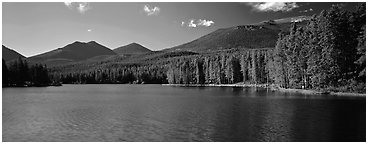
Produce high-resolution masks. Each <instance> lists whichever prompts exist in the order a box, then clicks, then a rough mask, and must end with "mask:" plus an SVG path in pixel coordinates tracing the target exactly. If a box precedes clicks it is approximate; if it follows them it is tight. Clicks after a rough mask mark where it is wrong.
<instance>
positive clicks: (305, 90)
mask: <svg viewBox="0 0 368 144" xmlns="http://www.w3.org/2000/svg"><path fill="white" fill-rule="evenodd" d="M162 85H164V86H180V87H261V88H270V89H271V90H274V91H280V92H288V93H302V94H308V95H335V96H354V97H365V94H362V93H350V92H332V91H319V90H311V89H286V88H280V87H277V86H275V85H267V84H243V83H236V84H162Z"/></svg>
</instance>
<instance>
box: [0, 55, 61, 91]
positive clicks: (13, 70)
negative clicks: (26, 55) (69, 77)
mask: <svg viewBox="0 0 368 144" xmlns="http://www.w3.org/2000/svg"><path fill="white" fill-rule="evenodd" d="M2 72H3V80H2V86H3V87H42V86H51V85H54V86H56V85H60V84H59V83H53V82H52V81H51V79H50V78H49V74H48V70H47V66H46V65H40V64H35V65H31V66H29V65H28V62H27V61H26V60H23V59H22V58H19V59H18V60H15V61H13V62H11V63H10V64H9V66H7V64H6V62H5V60H4V59H3V62H2Z"/></svg>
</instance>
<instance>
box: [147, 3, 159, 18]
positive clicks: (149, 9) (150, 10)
mask: <svg viewBox="0 0 368 144" xmlns="http://www.w3.org/2000/svg"><path fill="white" fill-rule="evenodd" d="M143 10H144V12H145V13H146V14H147V16H150V15H158V14H159V13H160V8H159V7H157V6H155V7H150V6H149V5H144V7H143Z"/></svg>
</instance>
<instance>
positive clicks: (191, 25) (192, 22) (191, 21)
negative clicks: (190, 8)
mask: <svg viewBox="0 0 368 144" xmlns="http://www.w3.org/2000/svg"><path fill="white" fill-rule="evenodd" d="M188 27H197V24H195V23H194V20H190V22H189V23H188Z"/></svg>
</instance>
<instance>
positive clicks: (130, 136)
mask: <svg viewBox="0 0 368 144" xmlns="http://www.w3.org/2000/svg"><path fill="white" fill-rule="evenodd" d="M2 90H3V98H2V106H3V107H2V122H3V124H2V140H3V141H171V142H176V141H179V142H180V141H365V135H366V134H365V133H366V131H365V130H366V129H365V128H366V125H365V124H366V121H365V120H366V115H365V114H366V112H365V111H366V106H365V105H366V102H365V98H349V97H335V96H321V95H316V96H308V95H301V94H287V93H281V92H272V91H268V90H267V89H262V88H231V87H170V86H161V85H64V86H61V87H41V88H3V89H2Z"/></svg>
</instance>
